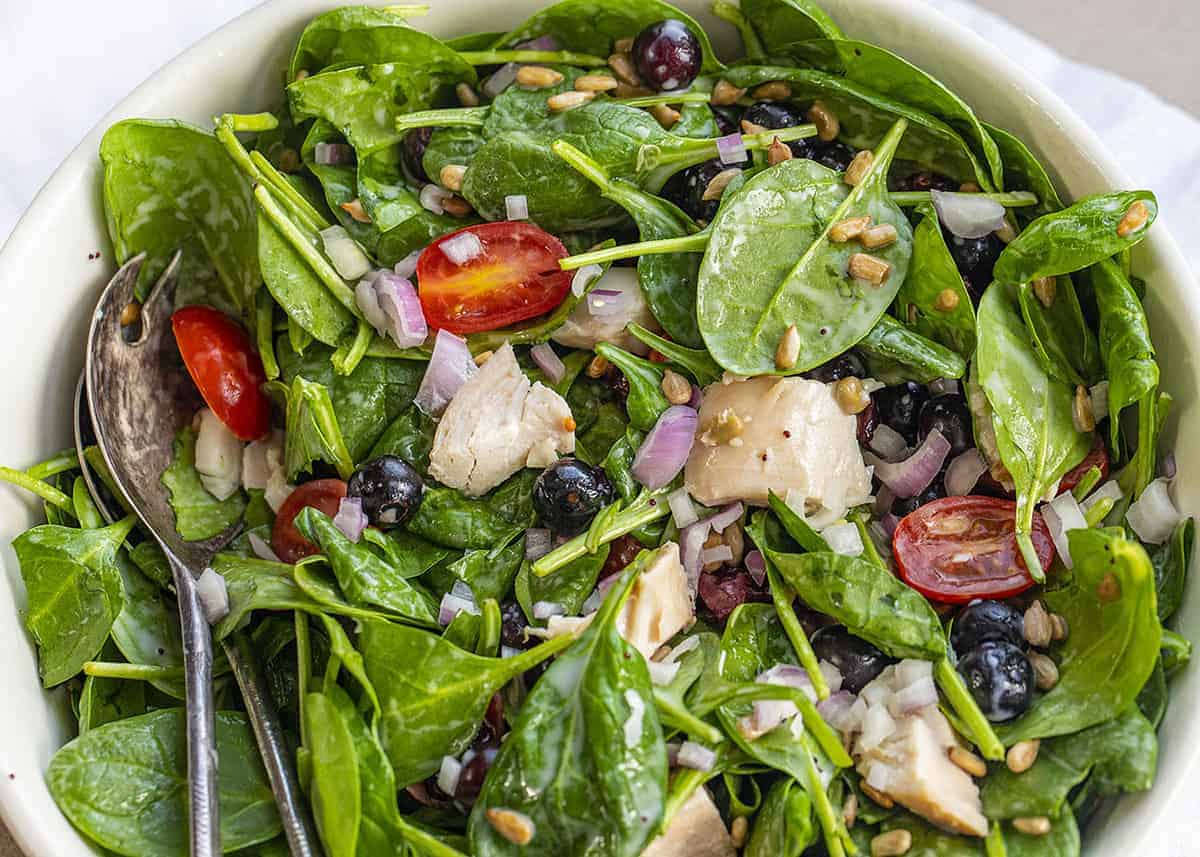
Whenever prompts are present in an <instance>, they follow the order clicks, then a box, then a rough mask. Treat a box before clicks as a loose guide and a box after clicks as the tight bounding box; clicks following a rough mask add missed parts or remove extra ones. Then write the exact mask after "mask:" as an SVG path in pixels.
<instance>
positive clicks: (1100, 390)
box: [1088, 381, 1108, 422]
mask: <svg viewBox="0 0 1200 857" xmlns="http://www.w3.org/2000/svg"><path fill="white" fill-rule="evenodd" d="M1088 399H1089V401H1090V402H1091V405H1092V416H1093V417H1095V419H1096V422H1100V420H1102V419H1104V418H1105V417H1106V416H1108V382H1107V381H1101V382H1100V383H1099V384H1095V385H1093V386H1092V388H1091V389H1090V390H1088Z"/></svg>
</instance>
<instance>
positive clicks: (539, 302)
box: [417, 221, 573, 333]
mask: <svg viewBox="0 0 1200 857" xmlns="http://www.w3.org/2000/svg"><path fill="white" fill-rule="evenodd" d="M472 238H474V239H476V240H477V241H478V247H475V246H473V242H472V240H471V239H472ZM451 242H453V243H451ZM447 245H449V246H450V247H451V253H450V255H447V253H446V249H445V248H446V247H447ZM473 251H474V255H472V252H473ZM452 256H457V257H459V258H460V259H461V258H465V259H466V261H463V262H461V264H460V263H458V262H455V261H453V259H452V258H451V257H452ZM566 256H567V248H566V247H565V246H564V245H563V243H562V242H561V241H559V240H558V239H557V238H555V237H554V236H553V235H551V234H550V233H548V232H544V231H543V230H541V229H538V228H537V227H536V226H534V225H533V224H532V223H526V222H524V221H520V222H517V221H511V222H509V221H505V222H500V223H481V224H479V225H478V226H468V227H467V228H466V229H460V230H458V231H457V232H452V233H450V234H449V235H445V236H443V237H441V238H439V239H438V240H437V241H434V242H433V243H432V244H430V245H429V246H428V247H426V248H425V249H424V251H422V253H421V256H420V258H419V259H417V288H418V292H419V294H420V297H421V308H422V309H423V310H424V311H425V318H426V320H427V321H428V322H429V324H430V326H431V327H433V328H437V329H442V330H448V331H450V332H451V333H478V332H479V331H481V330H495V329H496V328H500V327H507V326H508V325H510V324H515V323H516V322H518V321H524V320H525V319H529V318H534V317H535V316H539V315H542V314H543V313H547V312H549V311H550V310H552V309H554V308H555V307H556V306H558V305H559V304H560V303H562V302H563V299H564V298H566V296H567V292H569V291H570V290H571V279H572V277H573V274H572V273H570V272H569V271H562V270H560V269H559V267H558V260H559V259H562V258H565V257H566Z"/></svg>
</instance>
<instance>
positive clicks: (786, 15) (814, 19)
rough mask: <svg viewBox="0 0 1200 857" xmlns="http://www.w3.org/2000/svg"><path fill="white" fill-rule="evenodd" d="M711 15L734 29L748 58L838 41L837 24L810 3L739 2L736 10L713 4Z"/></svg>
mask: <svg viewBox="0 0 1200 857" xmlns="http://www.w3.org/2000/svg"><path fill="white" fill-rule="evenodd" d="M713 14H714V15H716V16H717V17H719V18H723V19H724V20H726V21H728V22H729V23H731V24H733V25H734V26H735V27H737V28H738V32H739V33H741V36H742V46H743V48H744V52H745V54H746V56H747V57H749V58H750V59H758V60H761V59H762V58H763V56H764V55H766V54H774V53H778V52H779V51H780V50H781V49H783V48H784V46H786V45H789V44H791V43H792V42H802V41H805V40H807V39H818V38H822V37H825V36H828V37H829V38H831V39H840V38H842V31H841V30H840V29H839V28H838V25H837V24H835V23H834V21H833V19H832V18H830V17H829V14H828V13H827V12H826V11H825V10H824V9H822V8H821V7H820V6H818V5H817V4H816V3H814V2H812V0H743V2H742V3H741V4H740V7H734V6H731V5H729V4H728V3H725V2H717V3H714V4H713Z"/></svg>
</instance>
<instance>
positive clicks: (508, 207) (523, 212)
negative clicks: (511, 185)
mask: <svg viewBox="0 0 1200 857" xmlns="http://www.w3.org/2000/svg"><path fill="white" fill-rule="evenodd" d="M504 214H505V216H506V217H508V219H509V220H528V219H529V197H527V196H525V194H523V193H512V194H509V195H508V196H506V197H504Z"/></svg>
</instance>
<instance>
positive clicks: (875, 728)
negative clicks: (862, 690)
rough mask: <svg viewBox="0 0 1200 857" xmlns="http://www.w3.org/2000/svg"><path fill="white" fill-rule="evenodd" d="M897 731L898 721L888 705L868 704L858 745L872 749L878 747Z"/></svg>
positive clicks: (865, 748) (864, 748)
mask: <svg viewBox="0 0 1200 857" xmlns="http://www.w3.org/2000/svg"><path fill="white" fill-rule="evenodd" d="M895 731H896V721H895V720H893V719H892V715H891V714H890V713H889V712H888V710H887V706H886V705H870V704H868V707H867V713H866V716H865V717H863V724H862V735H861V736H860V737H859V739H858V746H859V747H860V748H862V750H863V751H864V752H865V751H870V750H873V749H875V748H876V747H878V746H879V745H880V744H882V743H883V742H884V741H886V740H887V739H888V738H889V737H891V735H892V733H893V732H895Z"/></svg>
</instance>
